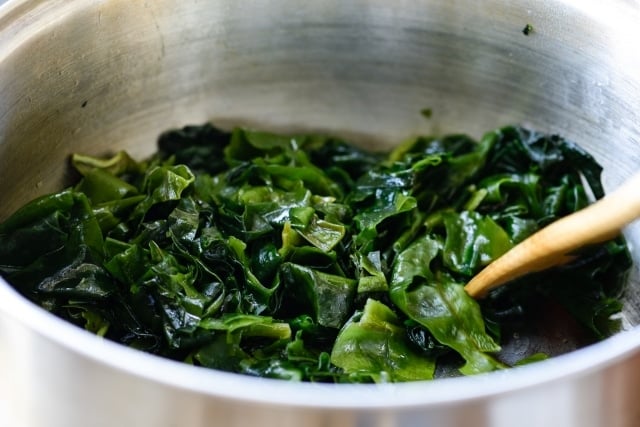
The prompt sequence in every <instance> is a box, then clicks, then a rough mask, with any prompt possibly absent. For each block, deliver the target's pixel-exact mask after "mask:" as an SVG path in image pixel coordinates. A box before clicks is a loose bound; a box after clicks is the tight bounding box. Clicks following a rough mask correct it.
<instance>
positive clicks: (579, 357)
mask: <svg viewBox="0 0 640 427" xmlns="http://www.w3.org/2000/svg"><path fill="white" fill-rule="evenodd" d="M0 313H1V314H4V315H8V316H9V317H11V318H12V319H13V320H14V321H16V322H19V323H21V324H22V325H24V326H26V327H27V328H29V329H31V330H33V331H36V332H37V333H38V334H40V335H41V336H43V337H44V338H46V339H48V340H50V341H52V342H54V343H55V344H57V345H59V346H60V347H64V348H67V349H69V350H70V351H72V352H73V353H75V354H76V355H80V356H83V357H85V358H87V359H89V360H91V361H93V362H95V363H96V364H98V365H102V366H103V367H105V368H109V369H113V370H115V371H120V372H122V373H125V374H129V375H132V376H133V377H137V378H139V379H143V380H147V381H150V382H154V383H157V384H159V385H164V386H168V387H172V388H177V389H181V390H184V391H188V392H193V393H198V394H201V395H204V396H209V397H218V398H226V399H232V400H242V401H245V402H254V403H266V404H271V405H273V404H275V405H286V406H289V407H291V406H296V407H306V408H318V409H341V408H342V409H346V408H348V409H372V408H378V409H384V408H399V407H411V406H421V407H425V406H431V405H441V404H447V403H453V402H456V403H459V402H461V401H464V400H475V399H482V398H489V397H491V396H495V395H500V394H504V393H507V392H514V391H517V390H521V389H524V388H532V387H535V386H538V385H542V384H550V383H554V382H556V381H561V380H565V379H568V378H572V377H573V378H575V377H581V376H585V375H587V374H589V373H590V372H592V371H594V370H600V369H603V368H605V367H607V366H610V365H613V364H614V363H616V362H617V361H618V360H621V359H624V358H626V357H630V356H631V355H632V354H633V353H635V352H637V350H638V349H639V348H640V328H638V327H636V328H633V329H630V330H628V331H622V332H620V333H618V334H616V335H614V336H612V337H610V338H607V339H605V340H603V341H601V342H598V343H595V344H592V345H590V346H587V347H585V348H582V349H580V350H577V351H573V352H571V353H567V354H564V355H560V356H556V357H554V358H551V359H549V360H546V361H542V362H538V363H534V364H531V365H526V366H522V367H517V368H512V369H507V370H504V371H496V372H492V373H487V374H481V375H475V376H469V377H458V378H447V379H439V380H435V381H416V382H407V383H394V384H321V383H294V384H292V383H291V382H290V381H286V380H278V379H268V378H257V377H251V376H245V375H240V374H235V373H230V372H224V371H217V370H214V369H208V368H203V367H196V366H191V365H188V364H186V363H182V362H179V361H173V360H170V359H166V358H162V357H159V356H155V355H152V354H149V353H145V352H143V351H139V350H134V349H131V348H129V347H126V346H124V345H121V344H118V343H115V342H112V341H109V340H107V339H104V338H100V337H98V336H96V335H94V334H92V333H90V332H87V331H85V330H83V329H81V328H79V327H77V326H75V325H72V324H70V323H68V322H66V321H65V320H63V319H60V318H58V317H56V316H55V315H53V314H51V313H49V312H47V311H45V310H43V309H42V308H40V307H39V306H37V305H35V304H33V303H31V302H30V301H28V300H27V299H26V298H24V297H23V296H22V295H20V294H19V293H18V292H17V291H16V290H15V289H13V288H12V287H11V286H10V285H9V284H8V283H7V282H6V281H4V280H2V279H0Z"/></svg>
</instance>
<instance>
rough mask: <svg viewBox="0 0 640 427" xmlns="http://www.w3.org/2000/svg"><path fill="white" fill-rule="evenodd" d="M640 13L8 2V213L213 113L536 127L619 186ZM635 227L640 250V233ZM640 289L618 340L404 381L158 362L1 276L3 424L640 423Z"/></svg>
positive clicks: (585, 3)
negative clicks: (314, 378)
mask: <svg viewBox="0 0 640 427" xmlns="http://www.w3.org/2000/svg"><path fill="white" fill-rule="evenodd" d="M638 22H640V3H638V2H637V1H632V0H626V1H624V0H617V1H610V2H606V3H605V2H600V1H598V0H564V1H562V0H558V1H551V0H540V1H536V2H531V1H525V0H514V1H510V2H502V1H498V0H490V1H483V2H476V1H461V0H458V1H451V0H442V1H435V0H434V1H428V0H412V1H409V0H395V1H393V2H391V1H386V0H351V1H348V2H347V1H340V0H325V1H306V2H302V1H295V0H251V1H250V0H245V1H237V0H216V1H214V0H154V1H142V0H135V1H134V0H102V1H99V0H49V1H38V0H10V1H9V2H8V3H6V4H4V5H2V6H0V100H1V101H0V201H1V202H0V219H1V218H6V216H7V215H8V214H9V213H10V212H11V211H13V210H14V209H15V208H16V207H17V206H19V205H20V204H22V203H24V202H26V201H27V200H28V199H31V198H33V197H34V196H36V195H38V194H42V193H44V192H48V191H52V190H55V189H59V188H60V187H61V186H62V185H64V184H65V182H66V181H65V179H66V176H65V162H66V159H67V157H68V155H69V154H70V153H72V152H77V151H80V152H84V153H88V154H104V153H106V152H109V151H115V150H117V149H122V148H126V149H127V150H129V151H130V152H132V153H133V155H135V156H138V157H142V156H145V155H147V154H149V153H151V152H152V151H153V149H154V146H155V137H156V136H157V134H158V133H159V132H160V131H162V130H165V129H167V128H169V127H176V126H181V125H184V124H187V123H200V122H204V121H205V120H213V121H214V122H216V123H223V124H226V125H232V124H244V125H250V126H254V127H260V128H266V129H271V130H287V131H292V130H306V131H310V130H312V131H322V132H329V133H335V134H339V135H342V136H348V137H353V138H355V139H356V140H358V141H360V142H361V143H363V144H370V145H375V146H378V147H383V146H385V147H386V146H389V145H391V144H393V143H395V142H397V141H399V140H401V139H403V138H404V137H406V136H408V135H410V134H415V133H444V132H460V131H462V132H467V133H470V134H471V135H473V136H476V137H477V136H479V135H480V134H481V133H482V132H483V131H485V130H489V129H491V128H494V127H497V126H499V125H504V124H509V123H523V124H527V125H529V126H532V127H534V128H536V129H539V130H543V131H554V132H558V133H561V134H563V135H564V136H567V137H569V138H571V139H573V140H575V141H577V142H579V143H580V144H581V145H583V146H584V147H585V148H587V149H588V150H589V151H591V152H592V153H594V155H595V156H596V157H597V159H598V160H599V161H600V162H601V163H602V164H603V165H604V168H605V173H604V180H605V186H606V187H607V188H611V187H612V186H615V185H616V184H618V183H619V182H621V181H622V180H623V179H624V178H625V177H626V176H628V175H630V174H631V173H632V171H634V170H636V169H637V168H638V165H639V164H640V116H639V111H640V49H638V47H637V44H638V40H640V27H639V26H638ZM526 24H531V25H532V26H533V31H532V32H531V33H530V34H529V35H525V34H523V31H522V30H523V28H524V27H525V25H526ZM423 108H431V109H432V110H433V115H432V117H431V118H430V119H428V120H427V119H425V118H424V117H422V116H421V115H420V113H419V112H420V110H421V109H423ZM627 236H628V238H629V242H630V244H631V245H632V246H633V252H634V258H635V260H636V262H637V263H638V262H639V261H640V250H638V249H637V247H638V245H640V227H638V226H634V227H630V228H629V229H628V230H627ZM631 280H632V284H631V291H630V292H629V295H628V299H627V306H626V308H625V311H624V319H625V322H626V325H627V326H628V328H629V330H628V331H626V332H623V333H620V334H619V335H616V336H615V337H613V338H611V339H608V340H606V341H604V342H602V343H599V344H596V345H592V346H590V347H587V348H585V349H582V350H579V351H576V352H573V353H570V354H567V355H564V356H560V357H557V358H555V359H552V360H550V361H547V362H543V363H539V364H535V365H531V366H528V367H523V368H519V369H516V370H512V371H507V372H499V373H494V374H489V375H483V376H478V377H471V378H457V379H448V380H442V381H435V382H430V383H411V384H397V385H385V386H364V385H358V386H343V385H340V386H330V385H318V384H292V383H286V382H280V381H275V380H260V379H255V378H248V377H242V376H237V375H233V374H228V373H222V372H216V371H212V370H205V369H198V368H193V367H190V366H186V365H182V364H180V363H176V362H171V361H167V360H162V359H158V358H156V357H152V356H149V355H147V354H143V353H139V352H136V351H134V350H130V349H128V348H125V347H122V346H118V345H116V344H113V343H111V342H105V341H102V340H100V339H99V338H96V337H94V336H92V335H90V334H88V333H85V332H84V331H82V330H79V329H77V328H74V327H72V326H70V325H67V324H65V323H64V322H62V321H61V320H59V319H57V318H54V317H52V316H51V315H49V314H47V313H45V312H44V311H42V310H40V309H38V308H36V307H34V306H33V305H31V304H30V303H28V302H27V301H25V300H24V299H23V298H21V297H20V296H18V295H17V294H16V293H15V292H14V291H12V289H11V288H10V287H9V286H8V285H7V284H6V283H4V282H2V283H0V417H2V416H3V417H5V425H8V426H9V425H10V426H29V427H40V426H60V427H72V426H96V427H98V426H122V425H131V426H138V427H142V426H153V427H162V426H184V427H199V426H214V425H215V426H217V425H219V426H247V425H259V426H261V427H269V426H274V427H275V426H277V427H287V426H292V427H298V426H300V425H309V426H328V425H331V426H336V427H340V426H380V427H382V426H385V427H386V426H416V425H434V426H435V425H437V426H440V427H448V426H456V425H473V426H479V427H481V426H495V427H498V426H512V425H518V426H540V425H554V426H580V427H589V426H601V425H610V426H637V425H640V410H639V409H638V406H637V402H636V401H637V395H638V392H639V391H640V329H638V328H633V327H632V326H633V325H635V324H637V323H638V319H639V314H640V310H639V308H640V303H639V301H638V298H637V296H636V294H637V290H638V288H639V287H640V281H639V280H638V270H637V268H636V269H635V270H634V272H633V274H632V279H631ZM0 419H2V418H0Z"/></svg>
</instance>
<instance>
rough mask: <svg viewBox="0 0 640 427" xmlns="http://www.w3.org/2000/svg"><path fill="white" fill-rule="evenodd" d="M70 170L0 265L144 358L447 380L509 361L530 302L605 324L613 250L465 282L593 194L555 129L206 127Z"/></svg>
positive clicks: (620, 261) (290, 373) (310, 377)
mask: <svg viewBox="0 0 640 427" xmlns="http://www.w3.org/2000/svg"><path fill="white" fill-rule="evenodd" d="M72 165H73V167H74V168H75V170H76V171H77V172H78V173H79V176H80V179H79V181H78V182H77V183H76V184H75V185H74V186H73V187H70V188H67V189H65V190H63V191H61V192H59V193H56V194H51V195H46V196H43V197H40V198H39V199H37V200H34V201H33V202H31V203H29V204H27V205H26V206H24V207H23V208H21V209H20V210H18V211H17V212H16V213H15V214H14V215H13V216H11V217H10V218H9V219H7V220H6V221H5V222H4V223H3V224H1V225H0V272H1V274H2V275H3V276H4V277H5V278H6V279H7V280H8V281H9V282H10V283H11V284H13V286H15V287H16V288H17V289H18V290H19V291H20V292H21V293H23V294H24V295H25V296H26V297H27V298H29V299H30V300H32V301H34V302H36V303H37V304H39V305H41V306H42V307H43V308H44V309H46V310H48V311H50V312H52V313H55V314H56V315H58V316H60V317H62V318H64V319H67V320H68V321H70V322H72V323H74V324H76V325H78V326H80V327H83V328H86V329H87V330H89V331H91V332H94V333H96V334H98V335H101V336H104V337H105V338H107V339H110V340H114V341H117V342H120V343H122V344H124V345H128V346H131V347H134V348H137V349H140V350H144V351H147V352H150V353H154V354H157V355H160V356H164V357H168V358H171V359H176V360H181V361H185V362H188V363H192V364H194V365H200V366H205V367H209V368H214V369H222V370H227V371H233V372H238V373H243V374H248V375H255V376H263V377H272V378H282V379H289V380H304V381H322V382H385V381H410V380H424V379H431V378H434V376H437V375H436V372H437V367H438V366H439V365H440V364H442V363H445V362H444V361H446V363H448V364H453V365H454V367H455V368H457V369H459V372H460V373H462V374H476V373H482V372H488V371H492V370H496V369H503V368H506V367H508V365H507V364H506V363H505V362H504V361H503V360H502V359H501V357H500V349H501V331H502V330H503V329H504V328H505V327H508V325H509V324H511V323H513V322H519V321H522V319H524V316H526V313H527V311H528V310H531V309H532V308H531V306H530V301H532V300H539V299H540V298H543V299H545V300H550V301H553V302H554V303H555V304H558V305H560V306H562V307H564V310H566V311H567V312H569V313H571V314H572V315H573V316H574V317H575V319H577V321H579V322H580V323H581V324H582V325H583V327H584V328H585V330H588V331H590V333H591V335H592V336H593V338H594V339H597V338H602V337H605V336H608V335H610V334H611V333H613V332H615V330H616V323H615V321H614V320H612V318H611V315H612V314H614V313H616V312H618V311H620V309H621V303H620V299H619V297H620V296H621V293H622V292H623V285H624V281H625V274H626V271H627V269H628V267H629V265H630V258H629V254H628V251H627V248H626V245H625V242H624V241H623V240H622V238H617V239H615V240H612V241H609V242H607V243H605V244H602V245H599V246H597V247H591V248H588V249H587V250H586V251H584V253H583V254H581V255H582V256H579V257H578V258H577V259H576V261H574V262H573V263H572V264H569V265H565V266H563V267H561V268H557V269H555V270H551V271H547V272H544V273H538V274H535V275H530V276H527V277H525V278H523V279H520V280H518V281H517V283H512V284H510V285H509V286H506V287H504V288H500V289H497V290H496V291H494V292H493V293H491V294H490V295H489V296H488V297H487V298H486V299H484V300H482V301H475V300H473V299H471V298H470V297H469V296H468V295H467V294H466V293H465V291H464V289H463V286H464V284H465V283H466V282H467V281H468V280H469V279H470V278H471V277H472V276H473V275H474V274H476V273H477V272H478V271H479V270H480V269H482V268H483V267H484V266H485V265H487V264H488V263H489V262H491V261H492V260H493V259H495V258H496V257H498V256H500V255H501V254H503V253H504V252H505V251H507V250H508V249H509V248H510V247H511V246H513V245H514V244H515V243H517V242H519V241H521V240H523V239H524V238H525V237H527V236H529V235H530V234H531V233H533V232H534V231H536V230H537V229H539V228H540V227H542V226H544V225H545V224H548V223H549V222H551V221H553V220H555V219H557V218H559V217H561V216H564V215H567V214H569V213H571V212H573V211H575V210H577V209H580V208H582V207H584V206H585V205H587V204H588V202H589V196H588V194H589V193H591V194H592V195H593V196H595V198H600V197H602V196H603V190H602V186H601V184H600V172H601V168H600V166H599V165H598V164H597V163H596V162H595V161H594V159H593V158H592V157H591V156H590V155H589V154H587V153H586V152H584V151H583V150H582V149H581V148H579V147H578V146H577V145H575V144H573V143H571V142H568V141H566V140H564V139H563V138H561V137H558V136H550V135H543V134H540V133H536V132H532V131H530V130H527V129H524V128H519V127H506V128H503V129H498V130H495V131H492V132H489V133H487V134H486V135H485V136H484V137H483V138H482V139H481V140H480V141H479V142H476V141H474V140H472V139H471V138H469V137H467V136H464V135H451V136H445V137H442V138H430V137H417V138H413V139H411V140H409V141H407V142H405V143H404V144H402V145H400V146H399V147H397V148H396V149H395V150H393V151H392V152H391V153H370V152H366V151H363V150H361V149H359V148H357V147H355V146H353V145H350V144H348V143H346V142H344V141H342V140H340V139H337V138H333V137H322V136H281V135H274V134H269V133H263V132H256V131H250V130H245V129H235V130H233V131H232V132H230V133H227V132H223V131H221V130H218V129H217V128H215V127H213V126H211V125H208V124H207V125H203V126H189V127H185V128H183V129H179V130H172V131H168V132H166V133H164V134H162V135H161V136H160V138H159V141H158V152H157V154H156V155H154V156H153V157H152V158H150V159H148V160H146V161H135V160H133V159H131V158H130V157H129V156H128V155H127V154H126V153H124V152H120V153H117V154H116V155H115V156H113V157H111V158H108V159H100V158H94V157H90V156H83V155H80V154H76V155H74V156H73V158H72ZM532 358H535V359H538V358H540V355H532ZM526 361H528V360H523V361H522V363H525V362H526Z"/></svg>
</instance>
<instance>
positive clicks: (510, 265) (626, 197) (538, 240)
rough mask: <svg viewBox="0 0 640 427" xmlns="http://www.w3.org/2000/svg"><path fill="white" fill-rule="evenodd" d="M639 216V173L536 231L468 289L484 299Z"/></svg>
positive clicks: (607, 236)
mask: <svg viewBox="0 0 640 427" xmlns="http://www.w3.org/2000/svg"><path fill="white" fill-rule="evenodd" d="M639 217H640V172H638V173H636V174H635V175H633V176H632V177H631V178H630V179H628V180H627V181H626V182H624V183H623V184H622V185H621V186H620V187H618V188H617V189H616V190H615V191H614V192H612V193H610V194H608V195H606V196H605V197H603V198H602V199H600V200H599V201H597V202H595V203H593V204H591V205H589V206H587V207H586V208H584V209H581V210H579V211H577V212H574V213H573V214H571V215H568V216H566V217H563V218H561V219H559V220H557V221H555V222H553V223H551V224H549V225H548V226H546V227H545V228H543V229H541V230H539V231H538V232H536V233H534V234H533V235H531V236H530V237H528V238H527V239H525V240H523V241H522V242H520V243H519V244H517V245H516V246H514V247H513V248H512V249H511V250H509V251H508V252H507V253H505V254H504V255H502V256H501V257H500V258H498V259H496V260H495V261H493V262H492V263H491V264H489V265H488V266H487V267H486V268H485V269H484V270H482V271H481V272H480V273H479V274H478V275H476V276H475V277H474V278H473V279H471V281H470V282H469V283H467V285H466V286H465V290H466V291H467V293H468V294H469V295H471V296H472V297H473V298H482V297H483V296H485V295H486V294H487V292H489V291H490V290H491V289H493V288H495V287H497V286H500V285H502V284H504V283H506V282H508V281H510V280H513V279H516V278H518V277H520V276H523V275H525V274H527V273H533V272H536V271H540V270H544V269H546V268H549V267H553V266H555V265H560V264H564V263H566V262H568V261H570V260H571V259H573V258H574V257H573V256H572V255H571V253H572V252H573V251H575V250H576V249H578V248H581V247H583V246H587V245H590V244H595V243H601V242H604V241H606V240H609V239H611V238H613V237H615V236H617V235H618V234H619V233H620V230H621V229H622V227H624V226H625V225H627V224H629V223H630V222H632V221H633V220H635V219H637V218H639Z"/></svg>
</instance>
